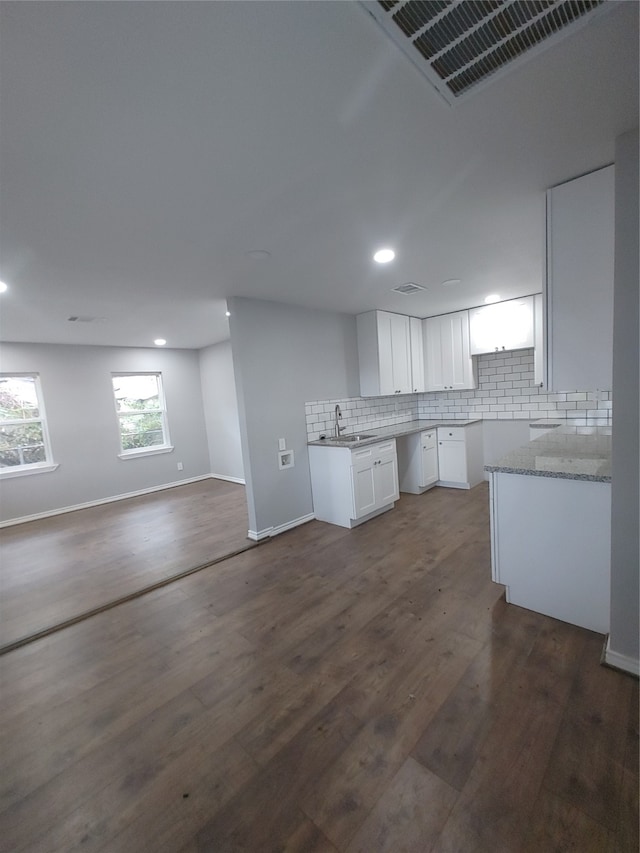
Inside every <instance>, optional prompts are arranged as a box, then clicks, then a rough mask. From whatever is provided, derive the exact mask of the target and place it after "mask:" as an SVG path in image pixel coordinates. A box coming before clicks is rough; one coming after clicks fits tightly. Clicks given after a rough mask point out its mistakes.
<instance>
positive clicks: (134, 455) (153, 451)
mask: <svg viewBox="0 0 640 853" xmlns="http://www.w3.org/2000/svg"><path fill="white" fill-rule="evenodd" d="M129 376H155V377H156V379H157V382H158V404H159V408H158V409H142V410H140V411H139V412H135V413H133V414H141V415H143V414H156V413H159V414H160V418H161V422H162V437H163V443H162V444H151V445H149V447H133V448H131V449H130V450H125V449H124V447H123V443H122V428H121V425H120V418H121V416H122V415H124V414H132V413H131V412H121V411H119V410H118V401H117V398H116V389H115V388H114V385H113V381H114V379H119V378H120V377H129ZM111 396H112V398H113V406H114V410H115V415H116V427H117V430H118V442H119V445H120V451H119V453H118V458H119V459H122V460H126V459H138V458H140V457H141V456H154V455H157V454H160V453H171V451H172V450H173V445H172V444H171V437H170V433H169V418H168V416H167V399H166V395H165V393H164V381H163V378H162V371H160V370H124V371H123V370H119V371H116V372H113V373H112V374H111Z"/></svg>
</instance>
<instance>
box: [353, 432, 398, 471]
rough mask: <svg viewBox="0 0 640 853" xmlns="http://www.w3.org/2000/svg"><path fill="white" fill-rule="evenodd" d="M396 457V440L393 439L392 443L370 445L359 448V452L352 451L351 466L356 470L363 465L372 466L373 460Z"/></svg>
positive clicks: (384, 442)
mask: <svg viewBox="0 0 640 853" xmlns="http://www.w3.org/2000/svg"><path fill="white" fill-rule="evenodd" d="M395 455H396V442H395V439H392V440H391V441H383V442H381V443H380V444H370V445H368V446H367V447H362V448H358V450H352V451H351V465H352V466H353V467H354V468H355V467H361V466H362V465H363V464H364V465H365V466H366V465H367V464H368V465H370V464H371V460H372V459H380V458H381V457H382V458H384V457H388V456H395Z"/></svg>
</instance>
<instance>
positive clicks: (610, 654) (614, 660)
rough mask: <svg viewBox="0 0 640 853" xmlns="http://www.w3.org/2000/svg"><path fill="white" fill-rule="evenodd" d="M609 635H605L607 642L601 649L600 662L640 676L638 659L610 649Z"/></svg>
mask: <svg viewBox="0 0 640 853" xmlns="http://www.w3.org/2000/svg"><path fill="white" fill-rule="evenodd" d="M610 644H611V635H610V634H609V635H607V642H606V643H605V646H604V649H603V650H602V663H604V664H606V665H607V666H611V667H613V669H621V670H622V671H623V672H628V673H629V674H630V675H635V676H636V678H637V677H638V676H640V661H639V660H636V658H632V657H629V655H623V654H620V652H614V651H612V650H611V645H610Z"/></svg>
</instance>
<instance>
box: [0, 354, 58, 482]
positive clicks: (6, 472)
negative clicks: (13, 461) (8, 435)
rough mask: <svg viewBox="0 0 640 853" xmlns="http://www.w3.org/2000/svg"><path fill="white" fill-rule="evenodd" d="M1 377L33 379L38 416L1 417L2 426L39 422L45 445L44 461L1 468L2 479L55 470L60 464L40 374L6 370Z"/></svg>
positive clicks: (0, 477) (0, 476) (0, 423)
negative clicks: (48, 419) (56, 456)
mask: <svg viewBox="0 0 640 853" xmlns="http://www.w3.org/2000/svg"><path fill="white" fill-rule="evenodd" d="M0 379H33V385H34V388H35V392H36V400H37V403H38V415H39V417H37V418H16V419H13V420H12V419H6V418H0V427H1V426H5V425H6V426H21V425H24V424H33V423H39V424H40V427H41V430H42V444H43V446H44V456H45V459H44V461H43V462H28V463H26V464H23V465H10V466H7V467H4V468H0V479H2V480H10V479H11V478H12V477H24V476H27V475H29V474H47V473H49V472H51V471H55V470H56V468H58V467H59V466H58V464H57V463H56V462H54V461H53V451H52V449H51V437H50V435H49V423H48V421H47V412H46V408H45V405H44V395H43V393H42V383H41V381H40V374H39V373H33V372H25V371H16V372H12V373H9V372H5V371H3V372H2V373H0Z"/></svg>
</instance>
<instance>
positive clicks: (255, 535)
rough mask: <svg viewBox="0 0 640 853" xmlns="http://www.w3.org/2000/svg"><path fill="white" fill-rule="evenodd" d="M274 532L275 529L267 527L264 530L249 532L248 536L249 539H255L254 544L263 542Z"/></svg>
mask: <svg viewBox="0 0 640 853" xmlns="http://www.w3.org/2000/svg"><path fill="white" fill-rule="evenodd" d="M272 530H273V527H265V528H264V530H247V536H248V537H249V539H253V541H254V542H262V541H263V540H264V539H268V538H269V537H270V536H271V531H272Z"/></svg>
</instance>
